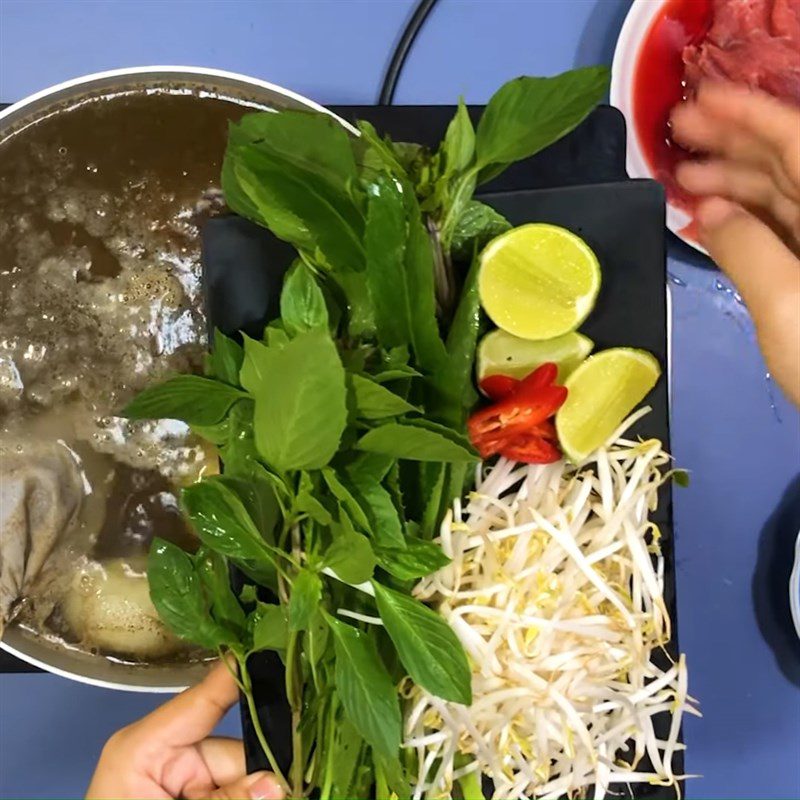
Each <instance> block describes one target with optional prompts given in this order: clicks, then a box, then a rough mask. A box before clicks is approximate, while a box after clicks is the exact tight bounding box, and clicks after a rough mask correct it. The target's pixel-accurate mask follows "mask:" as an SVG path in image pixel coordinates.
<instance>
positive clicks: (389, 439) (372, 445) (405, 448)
mask: <svg viewBox="0 0 800 800" xmlns="http://www.w3.org/2000/svg"><path fill="white" fill-rule="evenodd" d="M421 422H423V421H422V420H413V421H408V422H406V423H399V422H389V423H387V424H385V425H381V426H380V427H378V428H373V429H372V430H371V431H369V432H368V433H366V434H365V435H364V436H362V437H361V439H359V440H358V443H357V444H356V449H358V450H365V451H367V452H370V453H381V454H383V455H387V456H392V457H393V458H404V459H408V460H410V461H444V462H457V461H476V460H477V456H476V455H475V453H474V452H473V450H472V448H471V447H470V445H469V443H468V442H467V440H466V439H463V437H459V435H458V434H456V433H455V431H452V436H450V435H444V434H443V433H442V430H444V431H447V430H448V429H446V428H444V427H443V426H442V430H436V429H432V428H431V427H430V426H429V425H428V424H424V425H423V424H420V423H421Z"/></svg>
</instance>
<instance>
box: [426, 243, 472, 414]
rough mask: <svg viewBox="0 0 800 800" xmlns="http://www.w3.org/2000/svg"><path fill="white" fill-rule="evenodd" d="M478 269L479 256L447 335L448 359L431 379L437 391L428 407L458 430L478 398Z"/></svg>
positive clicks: (462, 291) (467, 279)
mask: <svg viewBox="0 0 800 800" xmlns="http://www.w3.org/2000/svg"><path fill="white" fill-rule="evenodd" d="M479 271H480V259H478V258H475V259H474V260H473V262H472V266H471V267H470V270H469V272H468V273H467V277H466V279H465V281H464V286H463V288H462V290H461V299H460V300H459V302H458V306H457V307H456V312H455V315H454V317H453V321H452V323H451V325H450V330H449V332H448V334H447V358H446V360H445V362H444V364H443V365H442V367H441V368H440V369H439V370H437V372H436V373H434V374H433V375H432V376H431V377H430V378H429V383H430V385H431V386H432V387H433V389H434V392H435V400H434V401H433V402H432V403H430V409H429V410H430V411H431V413H432V414H433V415H434V416H435V417H437V418H438V419H441V420H442V421H444V422H446V423H448V424H449V425H452V426H454V427H456V428H457V429H462V428H463V427H464V422H465V419H466V412H467V410H468V409H470V408H471V407H472V406H473V405H475V403H476V402H477V400H478V397H477V394H476V393H475V389H474V388H473V384H472V369H473V366H474V363H475V350H476V348H477V344H478V333H479V331H480V322H481V306H480V297H479V295H478V273H479Z"/></svg>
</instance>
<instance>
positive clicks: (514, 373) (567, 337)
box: [477, 330, 594, 383]
mask: <svg viewBox="0 0 800 800" xmlns="http://www.w3.org/2000/svg"><path fill="white" fill-rule="evenodd" d="M593 347H594V342H593V341H592V340H591V339H590V338H589V337H588V336H584V335H583V334H582V333H575V332H574V331H573V332H571V333H565V334H564V335H563V336H557V337H556V338H555V339H545V340H544V341H542V342H535V341H532V340H531V339H520V338H519V336H514V335H513V334H511V333H507V332H506V331H501V330H496V331H492V332H491V333H487V334H486V336H484V337H483V339H481V341H480V344H479V345H478V354H477V358H478V382H480V381H482V380H483V379H484V378H485V377H486V376H487V375H508V376H510V377H512V378H520V379H521V378H524V377H525V376H526V375H529V374H530V373H531V372H533V370H535V369H536V367H538V366H539V365H540V364H544V363H545V362H546V361H552V362H554V363H556V364H558V378H557V379H556V380H557V382H558V383H564V381H565V380H566V377H567V375H569V374H570V373H571V372H572V371H573V370H574V369H575V367H577V366H578V364H580V363H581V361H583V360H584V359H585V358H586V356H588V355H589V353H591V352H592V348H593Z"/></svg>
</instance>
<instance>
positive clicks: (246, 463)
mask: <svg viewBox="0 0 800 800" xmlns="http://www.w3.org/2000/svg"><path fill="white" fill-rule="evenodd" d="M254 410H255V403H253V401H252V400H249V399H248V400H242V401H240V402H238V403H236V404H235V405H234V406H233V408H232V409H231V411H230V414H229V415H228V422H229V425H228V441H227V443H226V444H225V446H224V447H221V448H220V455H221V456H222V460H223V462H224V464H225V474H226V475H236V476H241V477H249V476H250V475H251V473H252V471H253V466H254V465H255V464H257V463H258V452H257V451H256V445H255V441H254V439H253V413H254Z"/></svg>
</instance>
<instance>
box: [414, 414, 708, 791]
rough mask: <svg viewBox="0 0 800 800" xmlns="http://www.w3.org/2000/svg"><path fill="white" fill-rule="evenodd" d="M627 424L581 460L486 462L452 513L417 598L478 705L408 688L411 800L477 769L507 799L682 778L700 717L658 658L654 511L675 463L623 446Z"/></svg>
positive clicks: (649, 444) (642, 446) (662, 624)
mask: <svg viewBox="0 0 800 800" xmlns="http://www.w3.org/2000/svg"><path fill="white" fill-rule="evenodd" d="M641 413H643V412H640V413H639V414H637V415H635V417H634V418H631V419H630V420H629V421H628V422H627V423H626V426H628V425H630V424H632V423H633V422H634V421H635V419H636V418H638V417H639V416H640V415H641ZM626 426H623V428H621V429H620V432H618V434H617V435H616V436H615V437H614V439H613V440H612V441H613V444H611V445H609V446H607V447H604V448H601V449H600V450H599V451H597V452H596V453H594V454H593V456H592V458H591V460H590V461H587V462H586V463H584V464H581V465H578V466H577V467H576V466H573V465H570V464H568V463H566V462H565V461H560V462H558V463H555V464H547V465H527V464H519V463H515V462H512V461H507V460H505V459H500V460H499V461H498V462H497V463H496V464H495V465H493V466H491V467H488V466H486V465H484V466H483V467H481V468H480V469H479V473H478V477H477V482H476V489H475V491H474V492H473V493H472V495H471V496H470V498H469V500H468V502H467V504H466V507H463V505H462V503H461V501H460V500H457V501H456V502H455V503H454V507H453V510H452V512H448V515H447V517H446V519H445V520H444V522H443V524H442V526H441V533H440V537H439V539H438V541H439V543H440V544H441V546H442V548H443V549H444V551H445V552H446V553H447V555H448V556H450V557H451V559H452V564H451V565H450V566H448V567H446V568H445V569H443V570H441V571H440V572H438V573H435V574H434V575H431V576H429V577H428V578H425V579H423V580H422V581H421V582H420V584H419V585H418V587H417V589H416V595H417V596H418V597H419V598H420V599H422V600H424V601H426V602H429V603H431V604H432V605H434V606H435V607H437V608H438V609H439V612H440V613H441V614H442V615H443V616H444V617H445V618H446V619H447V620H448V621H449V622H450V624H451V625H452V627H453V629H454V630H455V632H456V634H457V635H458V637H459V638H460V640H461V642H462V643H463V645H464V647H465V649H466V651H467V653H468V655H469V657H470V660H471V663H472V670H473V675H472V687H473V697H474V700H473V704H472V705H471V706H469V707H467V706H461V705H458V704H454V703H448V702H445V701H442V700H440V699H439V698H436V697H434V696H432V695H430V694H428V693H426V692H425V691H424V690H422V689H420V688H419V687H414V689H413V690H411V702H410V711H409V712H408V713H407V715H406V743H405V744H406V747H410V748H413V749H414V750H415V751H416V753H417V757H418V775H417V777H416V781H415V791H414V798H415V800H420V798H440V797H442V796H445V797H446V796H448V795H449V794H450V793H451V792H452V789H453V786H454V783H455V782H456V781H458V780H459V779H461V780H462V781H463V780H465V779H466V778H467V776H469V775H470V773H475V774H474V775H473V776H472V777H473V780H474V778H475V777H476V776H478V775H480V774H485V775H488V776H489V777H490V778H491V779H492V782H493V785H494V795H493V797H494V798H496V799H497V800H500V798H524V797H537V798H559V797H562V796H564V795H571V796H574V795H577V794H579V793H580V795H581V796H586V792H587V791H589V792H590V793H591V794H592V795H593V796H594V797H595V798H601V797H604V796H605V795H606V793H607V792H608V791H609V788H610V787H611V786H612V785H613V784H620V783H622V784H632V783H636V782H646V783H661V784H665V785H672V784H675V783H676V781H677V780H678V779H679V778H680V777H683V776H679V775H675V773H674V770H673V764H672V762H673V757H674V755H675V753H676V751H678V750H680V749H682V748H683V745H681V744H680V743H679V742H678V736H679V729H680V724H681V717H682V715H683V713H685V712H688V713H693V714H698V712H697V710H696V709H695V707H694V705H693V702H694V701H693V700H692V698H690V697H689V696H688V695H687V673H686V664H685V661H684V658H683V656H681V657H680V659H679V660H678V661H677V662H676V663H673V662H672V661H671V660H670V659H668V658H667V657H666V655H664V656H663V657H662V658H661V661H660V663H663V664H666V666H665V667H664V668H662V667H660V666H657V665H656V663H654V654H655V652H656V651H657V650H662V651H663V647H664V645H666V644H667V642H668V641H669V639H670V619H669V614H668V612H667V608H666V606H665V604H664V598H663V590H664V579H663V578H664V560H663V557H662V555H661V550H660V547H659V539H660V532H659V530H658V528H657V526H656V525H655V524H653V523H652V522H651V521H650V520H649V515H650V513H651V512H653V511H654V510H655V508H656V505H657V502H658V489H659V487H660V486H661V484H662V483H663V482H664V481H665V480H668V479H669V476H670V472H669V462H670V457H669V456H668V454H667V453H665V452H664V451H663V449H662V446H661V442H659V441H657V440H654V439H651V440H648V441H642V442H635V441H632V440H630V439H626V438H621V437H622V436H623V435H624V432H625V430H626V429H627V427H626ZM664 652H665V651H664ZM661 714H667V715H670V716H669V730H668V734H667V735H666V738H659V737H658V735H657V734H656V728H655V726H654V718H655V717H656V715H661ZM645 756H647V759H646V760H645V758H644V757H645ZM648 761H649V764H648V763H647V762H648ZM642 764H647V768H646V769H643V768H640V767H641V766H642Z"/></svg>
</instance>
